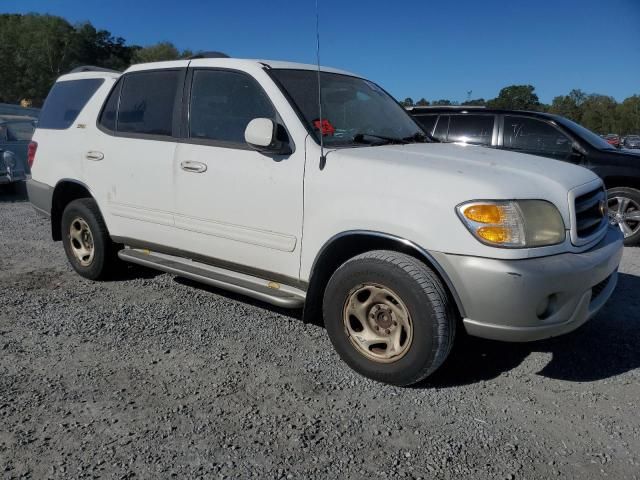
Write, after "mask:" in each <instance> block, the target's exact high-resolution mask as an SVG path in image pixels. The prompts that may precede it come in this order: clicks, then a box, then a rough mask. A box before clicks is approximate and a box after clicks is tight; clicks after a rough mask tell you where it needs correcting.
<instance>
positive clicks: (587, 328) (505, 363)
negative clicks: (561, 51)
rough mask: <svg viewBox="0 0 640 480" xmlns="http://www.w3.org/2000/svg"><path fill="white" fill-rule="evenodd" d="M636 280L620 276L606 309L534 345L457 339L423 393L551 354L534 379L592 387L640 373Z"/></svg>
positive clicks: (638, 280)
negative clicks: (567, 331) (539, 354)
mask: <svg viewBox="0 0 640 480" xmlns="http://www.w3.org/2000/svg"><path fill="white" fill-rule="evenodd" d="M639 292H640V277H637V276H635V275H629V274H625V273H620V278H619V283H618V288H617V290H616V292H615V293H614V295H613V296H612V298H611V299H610V300H609V302H608V303H607V305H606V306H605V308H604V309H603V310H602V311H601V312H600V313H599V314H598V315H597V317H596V318H594V319H593V320H592V321H591V322H589V323H587V324H586V325H584V326H583V327H582V328H579V329H578V330H576V331H575V332H572V333H570V334H568V335H564V336H561V337H557V338H552V339H549V340H543V341H539V342H532V343H504V342H495V341H491V340H483V339H479V338H473V337H469V336H467V335H461V336H460V338H459V339H458V340H457V341H456V344H455V346H454V348H453V351H452V352H451V355H450V356H449V359H448V360H447V361H446V362H445V364H444V365H443V366H442V368H441V369H440V370H438V371H437V372H436V373H435V374H434V375H432V376H431V377H430V378H429V379H428V381H426V382H424V384H421V385H419V387H422V388H432V387H441V388H442V387H456V386H461V385H467V384H472V383H476V382H480V381H486V380H491V379H493V378H496V377H498V376H500V375H501V374H503V373H506V372H508V371H510V370H512V369H514V368H516V367H517V366H518V365H520V364H521V363H522V362H523V361H524V360H525V359H526V358H527V357H528V356H529V355H530V354H531V353H533V352H544V353H551V354H552V358H551V360H550V361H549V363H548V364H547V365H546V366H545V367H544V368H543V369H542V370H540V371H539V372H538V375H541V376H543V377H547V378H553V379H556V380H565V381H571V382H590V381H597V380H604V379H607V378H611V377H615V376H617V375H620V374H623V373H625V372H628V371H630V370H634V369H636V368H640V348H638V344H640V321H638V320H637V319H638V318H639V315H638V313H637V312H638V310H639V308H640V293H639Z"/></svg>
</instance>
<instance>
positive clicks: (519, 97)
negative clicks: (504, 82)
mask: <svg viewBox="0 0 640 480" xmlns="http://www.w3.org/2000/svg"><path fill="white" fill-rule="evenodd" d="M487 105H488V106H489V107H491V108H506V109H514V110H540V109H541V108H542V105H541V104H540V99H539V98H538V95H536V93H535V87H533V86H532V85H510V86H508V87H504V88H503V89H502V90H500V93H499V94H498V96H497V97H496V98H494V99H493V100H489V101H488V102H487Z"/></svg>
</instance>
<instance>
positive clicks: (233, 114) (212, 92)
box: [189, 70, 275, 144]
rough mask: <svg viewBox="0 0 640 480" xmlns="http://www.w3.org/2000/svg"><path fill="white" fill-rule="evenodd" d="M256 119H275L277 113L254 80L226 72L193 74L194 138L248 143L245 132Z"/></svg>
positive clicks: (191, 133)
mask: <svg viewBox="0 0 640 480" xmlns="http://www.w3.org/2000/svg"><path fill="white" fill-rule="evenodd" d="M254 118H271V119H274V120H275V110H274V109H273V106H272V105H271V103H270V101H269V99H268V98H267V96H266V94H265V93H264V91H263V90H262V89H261V88H260V86H259V85H258V84H257V82H256V81H255V80H254V79H253V78H251V77H250V76H248V75H246V74H244V73H240V72H231V71H222V70H195V71H194V72H193V81H192V86H191V100H190V106H189V136H190V137H191V138H193V139H203V140H214V141H219V142H228V143H233V144H245V140H244V131H245V129H246V128H247V125H248V124H249V122H250V121H251V120H253V119H254Z"/></svg>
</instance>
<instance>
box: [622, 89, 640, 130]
mask: <svg viewBox="0 0 640 480" xmlns="http://www.w3.org/2000/svg"><path fill="white" fill-rule="evenodd" d="M616 117H617V119H618V129H617V132H618V133H620V134H621V135H629V134H630V133H633V134H637V135H640V95H633V96H631V97H628V98H625V99H624V101H623V102H622V103H620V104H618V105H617V107H616Z"/></svg>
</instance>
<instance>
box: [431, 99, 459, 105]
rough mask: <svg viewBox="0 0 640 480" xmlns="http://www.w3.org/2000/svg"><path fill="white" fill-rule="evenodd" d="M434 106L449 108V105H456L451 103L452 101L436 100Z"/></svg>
mask: <svg viewBox="0 0 640 480" xmlns="http://www.w3.org/2000/svg"><path fill="white" fill-rule="evenodd" d="M432 105H435V106H447V105H454V103H453V102H451V100H445V99H440V100H434V101H433V103H432Z"/></svg>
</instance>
